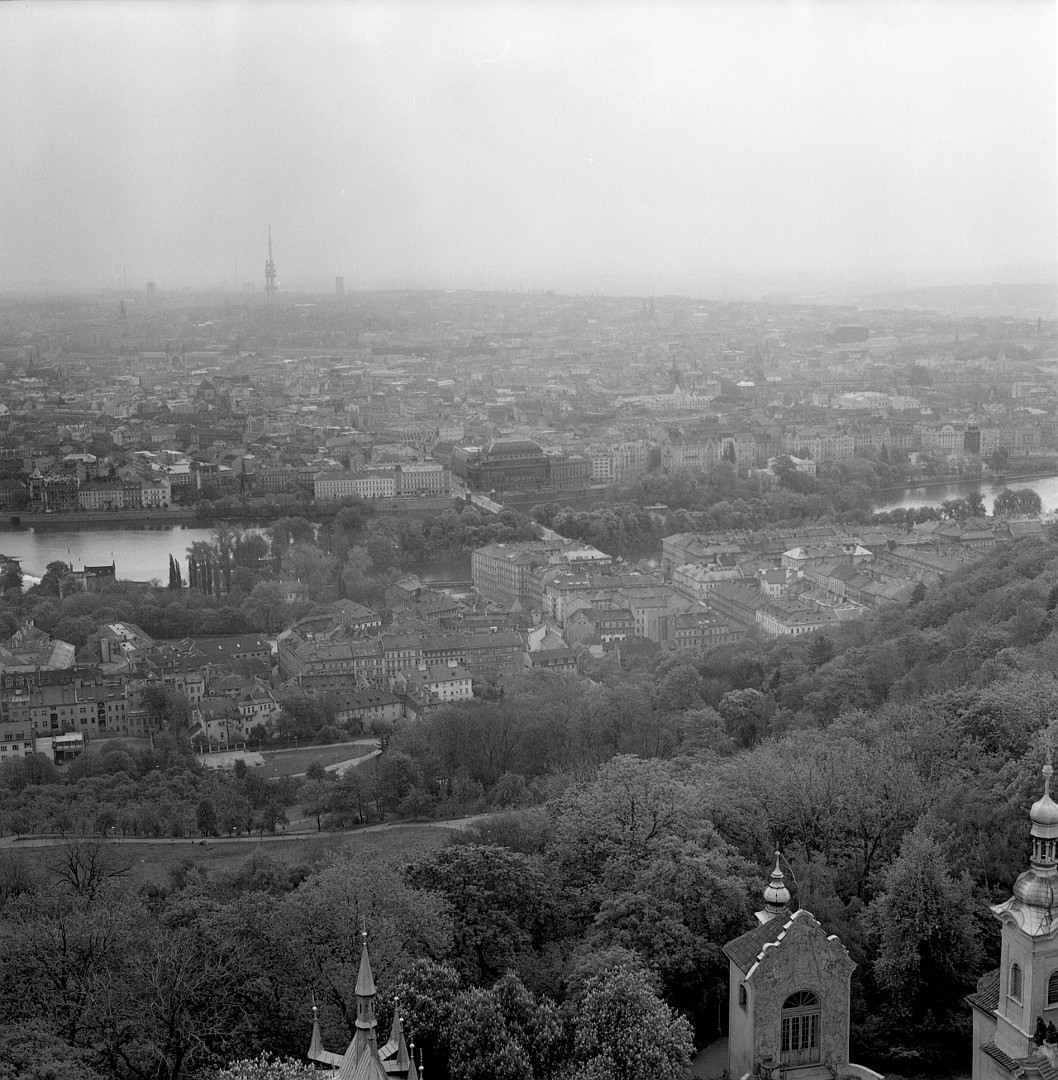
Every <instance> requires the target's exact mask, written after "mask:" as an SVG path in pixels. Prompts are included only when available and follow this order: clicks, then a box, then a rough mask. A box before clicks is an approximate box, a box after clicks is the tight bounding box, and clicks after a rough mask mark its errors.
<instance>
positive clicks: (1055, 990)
mask: <svg viewBox="0 0 1058 1080" xmlns="http://www.w3.org/2000/svg"><path fill="white" fill-rule="evenodd" d="M1047 1004H1048V1005H1058V970H1056V971H1052V972H1051V977H1050V978H1049V979H1048V980H1047Z"/></svg>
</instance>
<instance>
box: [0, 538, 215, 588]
mask: <svg viewBox="0 0 1058 1080" xmlns="http://www.w3.org/2000/svg"><path fill="white" fill-rule="evenodd" d="M211 539H212V531H211V530H210V529H196V528H190V527H188V528H185V527H183V526H171V527H169V528H164V529H133V528H125V529H115V528H109V527H108V528H103V529H98V528H86V529H61V530H60V529H50V528H49V529H39V530H38V529H11V528H0V553H2V554H4V555H11V556H14V557H15V558H18V559H19V560H21V564H22V572H23V573H24V574H28V575H29V576H30V577H37V578H39V577H40V576H41V575H42V574H43V573H44V571H45V569H46V568H47V566H48V563H50V562H55V561H58V560H61V561H62V562H65V563H70V564H71V565H72V566H73V568H74V569H75V570H80V569H81V568H82V567H83V566H85V565H88V566H103V565H106V564H109V563H115V564H116V567H117V576H118V577H119V578H124V579H126V580H129V581H150V580H151V578H158V580H159V581H161V583H162V584H163V585H164V584H166V583H167V582H168V581H169V556H170V555H175V556H176V557H177V559H179V560H180V571H181V573H182V574H183V575H184V577H185V578H186V577H187V549H188V548H189V547H190V546H191V545H192V544H193V543H194V542H195V541H196V540H205V541H209V540H211Z"/></svg>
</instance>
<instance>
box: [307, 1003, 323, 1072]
mask: <svg viewBox="0 0 1058 1080" xmlns="http://www.w3.org/2000/svg"><path fill="white" fill-rule="evenodd" d="M322 1054H323V1038H322V1037H321V1035H320V1010H319V1008H318V1007H317V1005H316V1002H315V1001H313V1002H312V1038H311V1039H310V1040H309V1052H308V1053H307V1054H306V1055H305V1056H306V1057H307V1058H308V1059H309V1060H310V1061H318V1060H319V1059H320V1057H321V1055H322Z"/></svg>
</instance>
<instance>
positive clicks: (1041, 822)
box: [1029, 749, 1058, 877]
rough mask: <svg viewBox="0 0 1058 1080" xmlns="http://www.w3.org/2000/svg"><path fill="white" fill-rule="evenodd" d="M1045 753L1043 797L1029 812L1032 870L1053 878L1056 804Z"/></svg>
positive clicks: (1057, 853) (1057, 852)
mask: <svg viewBox="0 0 1058 1080" xmlns="http://www.w3.org/2000/svg"><path fill="white" fill-rule="evenodd" d="M1050 757H1051V754H1050V749H1048V751H1047V764H1046V765H1044V767H1043V795H1041V796H1040V798H1038V799H1037V800H1036V801H1035V802H1034V803H1033V804H1032V809H1031V810H1030V811H1029V818H1030V820H1031V821H1032V829H1031V832H1032V859H1031V863H1032V868H1033V870H1035V871H1036V872H1037V873H1038V874H1044V875H1046V876H1048V877H1053V876H1055V875H1056V874H1058V848H1056V844H1058V803H1056V802H1055V801H1054V800H1053V799H1052V798H1051V777H1052V776H1053V775H1054V768H1053V767H1052V766H1051V762H1050Z"/></svg>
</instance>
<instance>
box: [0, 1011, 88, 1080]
mask: <svg viewBox="0 0 1058 1080" xmlns="http://www.w3.org/2000/svg"><path fill="white" fill-rule="evenodd" d="M90 1060H91V1055H90V1054H89V1053H88V1051H86V1050H84V1049H82V1048H79V1047H74V1046H70V1045H69V1044H68V1043H66V1042H63V1040H62V1039H60V1038H59V1037H58V1036H56V1035H55V1034H54V1033H53V1032H50V1031H48V1030H47V1029H46V1028H45V1027H44V1026H43V1025H41V1026H38V1025H37V1024H34V1023H9V1024H2V1025H0V1080H103V1077H102V1076H101V1075H100V1074H99V1073H98V1072H96V1070H95V1069H93V1068H92V1066H91V1065H90V1064H89V1062H90Z"/></svg>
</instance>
